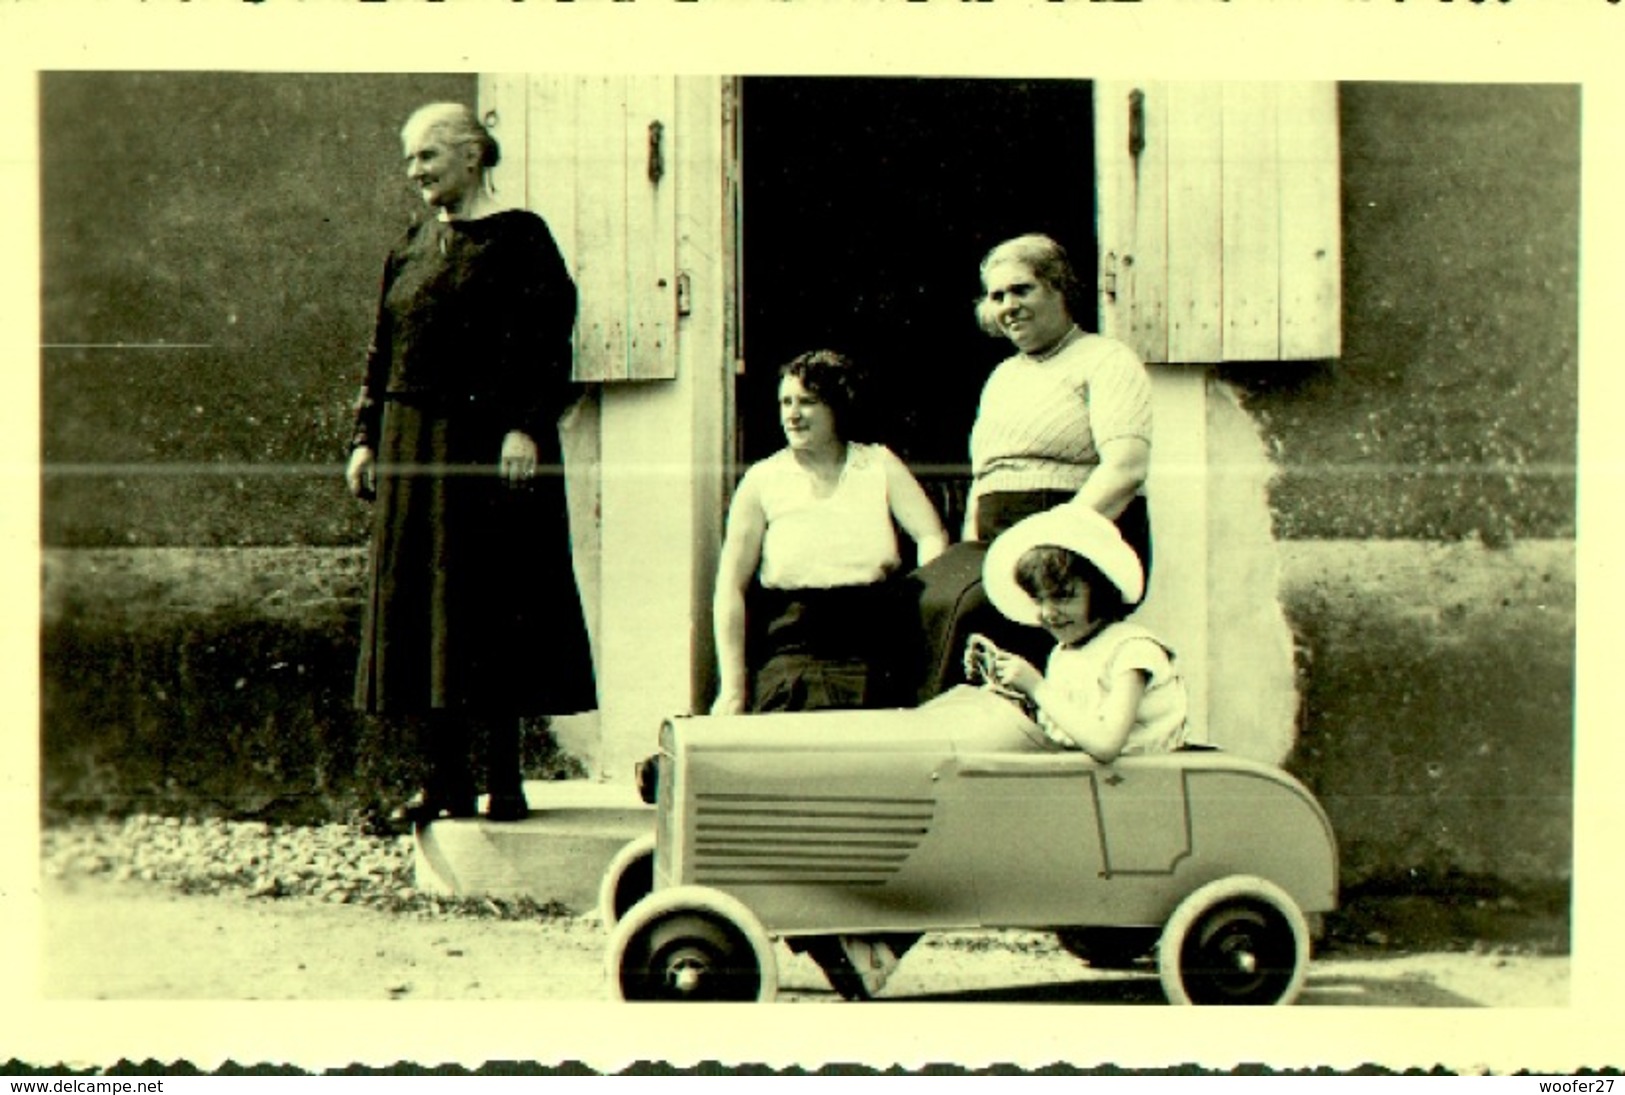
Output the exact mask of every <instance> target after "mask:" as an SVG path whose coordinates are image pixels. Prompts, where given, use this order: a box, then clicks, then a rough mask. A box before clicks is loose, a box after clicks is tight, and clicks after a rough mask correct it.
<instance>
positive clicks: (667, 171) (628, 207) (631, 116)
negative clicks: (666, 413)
mask: <svg viewBox="0 0 1625 1095" xmlns="http://www.w3.org/2000/svg"><path fill="white" fill-rule="evenodd" d="M676 102H677V80H676V78H675V77H672V76H551V75H540V74H535V75H529V76H526V75H494V76H482V77H481V78H480V105H481V111H482V113H483V114H484V115H485V117H486V119H487V123H488V124H491V125H492V127H493V131H494V133H495V134H496V136H497V139H498V140H499V141H500V142H501V143H502V164H501V165H500V166H499V167H498V168H497V171H496V173H495V181H496V185H497V187H498V190H499V192H505V193H510V196H512V197H514V198H516V199H517V200H519V201H520V202H521V203H522V204H523V205H524V206H525V207H526V208H528V209H531V210H534V211H535V212H537V213H539V214H541V216H542V217H543V218H544V219H545V220H546V221H547V223H548V226H549V227H550V228H551V229H552V230H553V236H554V238H555V239H556V240H557V241H558V244H559V249H560V250H561V251H562V252H563V253H564V260H565V262H566V264H567V265H568V266H569V268H570V273H571V276H572V277H574V278H575V282H576V289H577V291H578V293H579V296H580V307H579V311H578V314H577V318H576V333H575V338H576V357H575V377H576V379H577V380H583V381H614V380H663V379H664V380H669V379H671V378H673V377H675V376H676V375H677V354H676V345H675V342H676V325H677V311H678V303H679V293H678V289H679V285H678V272H677V228H676V192H677V185H676V176H675V173H674V171H673V167H674V166H675V163H676V156H675V153H676V149H677V139H678V134H677V132H676V124H675V123H676Z"/></svg>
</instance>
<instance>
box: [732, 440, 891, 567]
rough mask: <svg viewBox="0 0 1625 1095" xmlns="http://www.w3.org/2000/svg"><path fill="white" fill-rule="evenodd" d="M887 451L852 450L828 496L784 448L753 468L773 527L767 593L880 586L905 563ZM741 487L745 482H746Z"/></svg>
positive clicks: (750, 477)
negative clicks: (889, 489) (890, 492)
mask: <svg viewBox="0 0 1625 1095" xmlns="http://www.w3.org/2000/svg"><path fill="white" fill-rule="evenodd" d="M886 455H888V453H887V450H886V448H885V446H883V445H860V444H857V443H848V444H847V447H846V466H845V467H843V468H842V469H841V477H840V479H839V480H838V481H837V482H836V484H835V489H834V490H832V491H831V492H830V493H829V494H828V495H827V496H826V497H823V498H819V497H818V496H817V494H816V493H815V483H814V480H813V476H812V475H811V474H810V473H809V472H807V471H805V470H803V469H802V467H801V465H800V464H798V463H796V458H795V455H794V454H793V453H792V452H791V451H790V450H789V449H780V450H779V451H778V452H776V453H774V454H773V455H772V456H770V457H768V458H767V459H766V460H763V461H761V462H760V463H757V464H754V465H752V466H751V468H750V470H749V471H747V472H746V473H745V481H749V482H751V483H752V484H753V486H754V488H755V490H756V492H757V497H759V498H760V499H761V502H762V511H763V514H764V515H765V517H766V520H767V531H766V532H765V533H764V535H763V537H762V562H761V571H760V573H761V580H762V584H763V585H764V586H767V587H768V588H769V589H831V588H834V587H837V586H857V585H869V584H870V583H873V582H878V581H880V580H881V579H882V578H884V577H886V575H888V574H890V573H891V572H892V571H894V570H896V569H897V567H898V566H899V565H900V564H901V557H900V556H899V554H898V547H897V532H896V529H895V528H894V527H893V525H892V517H891V501H890V498H889V496H888V494H887V489H886V465H885V462H884V459H883V457H884V456H886ZM741 486H743V482H742V483H741Z"/></svg>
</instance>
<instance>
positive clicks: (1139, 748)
mask: <svg viewBox="0 0 1625 1095" xmlns="http://www.w3.org/2000/svg"><path fill="white" fill-rule="evenodd" d="M1126 669H1140V670H1143V671H1144V672H1145V674H1146V676H1147V678H1148V679H1147V680H1146V685H1145V695H1144V696H1143V697H1142V698H1141V699H1140V708H1139V711H1138V713H1137V714H1136V716H1135V719H1134V726H1133V727H1132V728H1131V729H1130V730H1129V733H1128V739H1127V740H1126V741H1125V742H1124V744H1123V755H1124V756H1129V755H1132V754H1136V753H1168V752H1172V751H1173V750H1175V749H1178V748H1179V747H1180V746H1181V745H1183V744H1184V743H1185V736H1186V733H1187V728H1186V722H1185V717H1186V713H1187V710H1188V707H1189V703H1188V700H1187V697H1186V693H1185V682H1184V679H1183V678H1182V677H1180V675H1179V671H1178V670H1177V669H1176V668H1175V667H1174V662H1173V651H1172V650H1170V649H1169V648H1168V647H1167V646H1166V645H1165V644H1164V643H1163V642H1162V641H1161V640H1160V639H1158V638H1157V637H1156V636H1155V635H1153V634H1151V632H1150V631H1148V630H1146V629H1145V628H1144V627H1141V626H1140V625H1139V624H1135V623H1129V622H1126V621H1120V622H1118V623H1114V624H1107V625H1106V626H1105V627H1104V628H1102V629H1101V630H1100V631H1099V632H1098V633H1096V634H1095V635H1094V636H1093V637H1092V638H1091V639H1089V641H1088V642H1086V643H1084V644H1083V645H1082V646H1078V647H1064V646H1057V647H1056V648H1055V649H1054V650H1053V651H1052V652H1051V653H1050V656H1049V664H1048V666H1047V667H1046V669H1045V672H1044V680H1045V681H1046V682H1047V684H1048V687H1049V688H1052V689H1057V690H1059V691H1061V692H1062V693H1064V695H1065V697H1066V699H1067V700H1068V701H1070V703H1069V706H1073V705H1075V707H1074V709H1075V710H1078V711H1080V712H1082V713H1083V714H1084V717H1094V718H1099V714H1100V710H1101V707H1102V705H1103V704H1104V702H1105V699H1106V692H1107V686H1108V685H1109V683H1110V682H1111V680H1112V679H1113V678H1114V677H1116V676H1117V675H1118V674H1119V673H1122V672H1123V671H1124V670H1126ZM1038 723H1039V725H1040V726H1042V727H1043V728H1044V732H1045V733H1046V734H1048V735H1050V737H1051V738H1054V739H1055V740H1057V741H1061V742H1065V741H1068V740H1070V735H1068V734H1067V733H1066V731H1065V730H1064V729H1063V728H1062V727H1061V726H1060V725H1059V724H1057V723H1056V722H1054V720H1052V719H1051V718H1050V717H1049V715H1047V714H1046V713H1045V712H1044V710H1043V709H1042V708H1040V709H1039V711H1038Z"/></svg>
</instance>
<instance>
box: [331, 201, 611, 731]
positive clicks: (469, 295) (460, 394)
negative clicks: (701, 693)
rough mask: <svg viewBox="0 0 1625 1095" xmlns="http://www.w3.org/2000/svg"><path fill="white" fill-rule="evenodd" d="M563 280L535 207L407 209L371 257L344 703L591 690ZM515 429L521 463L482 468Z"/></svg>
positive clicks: (500, 709)
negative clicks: (365, 476) (574, 519)
mask: <svg viewBox="0 0 1625 1095" xmlns="http://www.w3.org/2000/svg"><path fill="white" fill-rule="evenodd" d="M575 311H576V293H575V286H574V284H573V283H572V282H571V280H570V276H569V273H568V271H567V270H566V269H565V266H564V262H563V259H562V258H561V257H560V255H559V251H558V247H557V245H556V244H555V243H554V241H553V237H552V234H551V233H550V232H549V231H548V228H547V225H546V224H545V223H544V222H543V221H542V219H541V218H540V217H538V216H536V215H535V214H533V213H529V212H525V211H522V210H511V211H506V212H502V213H496V214H493V215H491V216H488V217H485V218H483V219H479V220H472V221H455V222H450V223H447V222H441V221H429V222H427V223H424V224H421V225H418V226H415V227H414V228H412V229H411V230H410V231H408V232H407V234H406V236H405V237H404V238H403V239H402V240H401V242H400V243H399V244H397V245H396V247H395V248H394V249H393V250H392V251H391V252H390V255H389V258H388V260H387V261H386V263H385V266H384V276H383V287H382V291H381V294H380V303H379V307H378V319H377V326H376V330H375V333H374V338H373V343H372V346H371V347H370V348H369V352H368V355H367V365H366V375H365V378H364V380H363V383H362V388H361V394H360V398H359V399H358V400H357V406H356V423H355V437H354V443H355V444H357V445H362V444H365V445H369V446H371V447H372V448H373V449H374V452H375V454H376V457H377V461H378V496H377V500H376V504H375V511H374V515H373V533H372V551H371V559H370V567H369V575H368V596H367V601H366V604H365V607H364V611H363V620H362V636H361V656H360V662H359V665H358V669H357V674H356V703H357V705H358V706H359V707H360V708H361V709H362V710H363V711H367V712H370V713H375V714H386V715H419V714H426V713H429V712H435V711H461V712H465V713H469V714H478V715H489V716H508V715H515V716H517V715H557V714H566V713H570V712H575V711H584V710H589V709H591V708H594V707H596V706H597V693H596V687H595V681H594V675H593V667H592V658H591V652H590V649H589V647H588V641H587V631H586V626H585V623H584V621H583V617H582V611H581V601H580V595H579V592H578V590H577V588H576V583H575V576H574V572H573V570H572V567H571V559H570V528H569V517H568V512H567V510H566V506H565V494H564V480H563V475H562V457H561V453H560V444H559V434H558V418H559V415H560V414H561V412H563V411H564V410H565V409H566V408H568V407H569V405H570V404H571V403H572V402H573V401H574V399H575V398H576V397H577V396H578V394H579V388H578V387H577V386H576V385H575V384H573V383H572V381H571V378H570V367H571V343H570V332H571V328H572V326H573V325H574V322H575ZM511 430H521V431H523V432H524V433H526V434H528V435H529V436H530V437H531V438H532V439H533V440H534V441H535V442H536V445H537V449H538V475H537V477H536V478H535V479H534V480H532V481H531V482H530V484H529V485H527V486H517V487H516V486H512V485H510V484H508V483H506V482H504V481H503V480H502V479H501V478H500V477H499V476H498V474H497V464H498V457H499V454H500V452H501V448H502V441H503V438H504V436H505V435H506V434H507V433H508V432H509V431H511Z"/></svg>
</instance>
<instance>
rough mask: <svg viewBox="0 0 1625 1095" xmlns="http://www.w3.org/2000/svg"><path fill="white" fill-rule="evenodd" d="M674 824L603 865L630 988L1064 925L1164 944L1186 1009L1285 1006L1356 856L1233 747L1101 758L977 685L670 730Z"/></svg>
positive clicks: (1289, 781)
mask: <svg viewBox="0 0 1625 1095" xmlns="http://www.w3.org/2000/svg"><path fill="white" fill-rule="evenodd" d="M654 763H655V771H656V779H655V787H656V793H655V798H656V807H657V809H656V812H655V816H656V825H655V831H654V833H653V834H652V835H650V836H648V837H645V838H642V839H640V840H637V841H634V842H632V843H631V844H629V845H628V846H627V847H626V848H624V849H623V850H622V851H621V853H620V854H619V855H618V856H616V858H615V860H614V861H613V862H612V863H611V864H610V866H609V869H608V870H607V871H606V872H605V875H604V879H603V884H602V888H601V899H600V906H601V907H600V912H601V915H602V916H603V918H604V920H605V922H606V923H607V924H609V925H610V926H611V932H610V939H609V944H608V954H607V965H608V974H609V982H610V986H611V993H612V995H613V996H614V997H615V998H617V999H622V1000H770V999H772V998H773V996H774V994H775V992H776V990H777V985H778V968H777V963H776V960H775V957H774V943H773V941H774V940H775V939H785V940H790V939H793V938H795V937H798V936H801V937H810V936H825V935H835V934H865V933H872V932H929V931H933V930H941V929H966V928H979V927H983V928H992V927H999V928H1027V929H1040V930H1054V931H1056V932H1058V933H1059V935H1060V940H1061V942H1062V944H1063V945H1064V946H1065V947H1066V948H1067V949H1068V950H1070V951H1072V952H1073V953H1075V954H1078V955H1080V956H1082V957H1085V958H1087V959H1089V960H1090V962H1091V963H1092V964H1094V965H1097V966H1123V965H1126V964H1128V963H1131V962H1133V961H1134V960H1136V959H1138V958H1140V957H1142V956H1144V955H1146V954H1148V953H1150V952H1152V951H1153V950H1154V951H1155V960H1156V965H1157V970H1158V975H1159V977H1160V979H1161V982H1162V987H1163V990H1164V992H1165V993H1166V995H1167V997H1168V999H1169V1000H1170V1001H1171V1002H1173V1003H1189V1004H1211V1003H1229V1004H1285V1003H1290V1002H1291V1001H1292V999H1293V998H1294V997H1295V996H1296V995H1297V993H1298V991H1299V989H1300V988H1301V987H1302V984H1303V980H1304V975H1305V972H1306V968H1307V965H1308V961H1309V950H1310V938H1311V934H1312V931H1311V919H1312V921H1313V923H1314V926H1315V930H1316V932H1318V928H1319V921H1320V914H1321V913H1324V912H1327V911H1329V910H1331V909H1333V908H1335V907H1336V903H1337V848H1336V844H1335V842H1334V839H1333V835H1332V830H1331V826H1330V824H1329V823H1328V822H1327V820H1326V815H1325V813H1324V812H1323V811H1322V810H1321V808H1320V806H1319V804H1318V803H1317V802H1316V801H1315V799H1314V797H1313V796H1312V795H1311V794H1310V793H1309V792H1308V790H1306V789H1305V788H1304V787H1303V785H1302V784H1300V783H1299V782H1298V781H1297V780H1295V779H1293V778H1292V777H1291V776H1290V775H1288V774H1286V773H1285V772H1282V771H1280V770H1279V769H1277V768H1273V767H1270V766H1268V765H1264V764H1258V763H1255V762H1252V761H1249V760H1244V759H1241V758H1238V757H1232V756H1227V755H1226V754H1225V753H1223V752H1220V751H1211V750H1209V751H1185V752H1178V753H1168V754H1160V755H1150V756H1134V757H1122V758H1119V759H1118V760H1117V761H1115V762H1114V763H1112V764H1099V763H1097V762H1096V761H1094V760H1093V759H1092V758H1090V757H1089V756H1088V755H1087V754H1084V753H1079V752H1072V751H1062V750H1060V749H1059V748H1058V747H1057V746H1055V745H1054V744H1053V743H1051V742H1050V741H1049V740H1048V739H1047V738H1046V737H1045V736H1044V735H1043V733H1042V732H1041V731H1040V730H1039V728H1038V727H1037V726H1036V725H1035V724H1033V723H1032V722H1031V721H1029V720H1028V719H1027V718H1026V716H1025V715H1023V714H1022V713H1021V712H1020V711H1019V710H1018V709H1017V708H1016V707H1015V706H1014V705H1012V704H1011V703H1009V702H1008V701H1006V700H1004V699H1002V698H1000V697H998V696H997V695H994V694H992V693H991V692H988V691H986V690H984V689H978V688H972V687H968V686H961V687H959V688H956V689H953V690H952V691H950V692H947V693H945V694H944V695H942V696H940V697H938V698H936V699H934V700H932V701H930V702H928V703H926V704H924V705H922V706H920V707H918V708H912V709H907V710H881V711H818V712H804V713H793V714H768V715H745V716H728V717H710V716H692V717H681V718H673V719H670V720H668V721H667V722H666V724H665V725H664V726H663V727H662V729H661V733H660V752H659V754H658V757H657V759H656V760H655V762H654Z"/></svg>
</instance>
